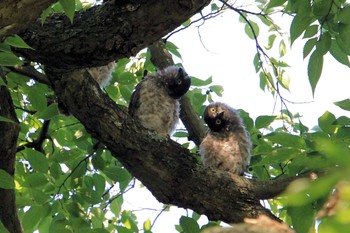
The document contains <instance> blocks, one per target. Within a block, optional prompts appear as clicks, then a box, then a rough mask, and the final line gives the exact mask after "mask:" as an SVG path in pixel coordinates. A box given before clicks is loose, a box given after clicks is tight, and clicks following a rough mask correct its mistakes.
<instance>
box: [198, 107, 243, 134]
mask: <svg viewBox="0 0 350 233" xmlns="http://www.w3.org/2000/svg"><path fill="white" fill-rule="evenodd" d="M204 121H205V123H207V125H208V127H209V128H210V130H211V131H214V132H219V131H220V130H222V129H224V128H225V129H226V130H234V128H235V126H237V125H240V124H241V123H240V121H241V119H240V117H239V115H238V113H237V111H236V110H234V109H233V108H231V107H230V106H228V105H227V104H224V103H220V102H215V103H211V104H209V105H208V106H207V107H206V108H205V110H204Z"/></svg>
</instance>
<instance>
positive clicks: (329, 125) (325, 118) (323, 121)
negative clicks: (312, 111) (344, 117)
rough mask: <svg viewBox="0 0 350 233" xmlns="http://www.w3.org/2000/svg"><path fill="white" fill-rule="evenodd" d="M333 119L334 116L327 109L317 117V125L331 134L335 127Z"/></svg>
mask: <svg viewBox="0 0 350 233" xmlns="http://www.w3.org/2000/svg"><path fill="white" fill-rule="evenodd" d="M335 120H336V118H335V116H334V115H333V114H332V113H330V112H328V111H327V112H325V113H324V114H323V115H322V116H321V117H320V118H318V125H319V126H320V128H321V129H322V130H323V131H324V132H325V133H329V134H333V133H334V131H335V129H336V126H335V125H334V122H335Z"/></svg>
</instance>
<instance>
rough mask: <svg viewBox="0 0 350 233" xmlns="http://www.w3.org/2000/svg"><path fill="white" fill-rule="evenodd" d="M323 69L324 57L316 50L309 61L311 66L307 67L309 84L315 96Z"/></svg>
mask: <svg viewBox="0 0 350 233" xmlns="http://www.w3.org/2000/svg"><path fill="white" fill-rule="evenodd" d="M322 68H323V55H322V54H320V53H319V52H318V51H317V50H315V51H314V52H313V53H312V54H311V56H310V60H309V64H308V67H307V73H308V76H309V82H310V85H311V89H312V94H313V95H314V94H315V89H316V85H317V83H318V80H319V79H320V77H321V73H322Z"/></svg>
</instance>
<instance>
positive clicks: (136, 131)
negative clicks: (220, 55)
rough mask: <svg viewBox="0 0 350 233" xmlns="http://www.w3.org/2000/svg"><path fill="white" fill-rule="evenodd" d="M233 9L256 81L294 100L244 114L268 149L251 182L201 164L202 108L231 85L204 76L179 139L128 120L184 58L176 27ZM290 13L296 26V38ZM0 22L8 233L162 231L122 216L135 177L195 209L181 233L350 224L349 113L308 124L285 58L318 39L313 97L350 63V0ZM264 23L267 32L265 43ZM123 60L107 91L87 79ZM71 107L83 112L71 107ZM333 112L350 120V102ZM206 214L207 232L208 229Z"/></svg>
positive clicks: (163, 198)
mask: <svg viewBox="0 0 350 233" xmlns="http://www.w3.org/2000/svg"><path fill="white" fill-rule="evenodd" d="M228 12H231V13H235V14H238V15H239V16H240V19H239V21H240V22H232V23H243V24H244V26H245V27H244V30H242V31H241V32H237V33H245V34H246V35H247V40H253V41H254V42H255V49H256V55H255V56H254V57H252V61H253V66H254V68H255V71H256V74H257V77H258V78H259V79H257V80H258V81H257V85H259V87H260V88H261V89H262V90H264V91H266V92H269V93H271V94H272V96H273V97H274V98H278V99H279V100H280V102H281V109H280V112H279V114H278V115H260V116H258V117H256V118H255V119H253V118H252V117H251V116H250V114H249V112H246V111H244V110H243V109H240V110H239V113H240V115H241V117H242V119H243V121H244V124H245V126H246V128H247V130H248V131H249V133H250V135H251V140H252V143H253V145H254V148H253V151H252V161H251V165H250V168H249V171H248V173H249V174H247V175H246V176H237V175H233V174H230V173H227V172H222V171H216V170H210V169H205V168H204V167H203V165H202V162H201V159H200V156H199V154H198V145H199V144H200V142H201V140H202V139H203V137H204V135H205V133H206V126H205V124H204V121H203V119H202V114H203V110H204V108H205V106H206V105H207V104H208V103H210V102H213V100H214V99H218V98H219V97H221V96H222V95H224V94H225V92H224V91H225V90H228V91H229V87H226V86H225V88H224V87H223V85H215V84H214V83H213V80H212V78H208V79H201V78H199V77H192V86H191V88H190V91H189V92H188V93H187V94H186V96H184V97H183V98H181V100H180V103H181V113H180V117H181V121H182V123H183V126H184V127H180V128H178V129H177V130H176V132H175V133H174V134H173V135H172V137H171V138H164V137H161V136H159V135H157V134H156V133H154V132H151V131H149V130H147V129H145V128H143V127H142V126H140V124H139V123H138V122H135V121H134V120H133V119H132V118H131V117H130V116H129V114H128V111H127V106H128V103H129V101H130V97H131V94H132V91H133V89H134V87H135V85H136V84H137V83H138V82H139V81H141V80H142V78H143V76H144V74H145V72H155V71H156V70H157V69H162V68H164V67H166V66H169V65H173V64H174V61H173V57H177V59H178V60H180V61H181V53H180V52H179V49H178V47H177V46H176V44H174V43H172V42H171V36H172V35H173V34H174V33H181V32H182V31H183V30H186V29H187V28H188V27H191V26H192V25H196V24H198V23H206V22H207V21H209V20H211V18H213V17H216V16H219V15H222V14H227V13H228ZM276 15H289V16H290V17H291V19H292V20H291V25H290V28H289V30H288V31H289V33H287V34H286V33H284V32H283V31H284V30H285V29H282V28H281V25H279V22H278V20H276V18H275V16H276ZM0 19H1V20H0V39H1V40H0V41H1V43H0V75H1V79H0V141H1V146H0V231H1V232H11V233H12V232H34V231H38V232H50V233H54V232H60V233H61V232H122V233H129V232H142V231H143V232H153V230H152V227H153V226H154V224H158V223H157V222H156V220H157V219H154V220H153V222H152V221H151V220H150V219H148V220H146V221H145V222H143V223H140V222H138V218H137V216H138V215H137V213H136V212H133V211H132V210H130V209H125V208H124V206H123V202H124V199H123V195H124V194H125V193H126V192H128V191H129V190H130V189H133V188H135V182H136V180H139V181H140V182H141V183H142V184H143V186H145V187H143V188H147V189H148V190H150V192H151V193H152V194H153V196H154V197H155V198H156V199H157V200H158V201H160V202H162V203H163V204H164V210H166V209H169V207H170V206H171V205H174V206H178V207H182V208H186V209H190V210H192V211H191V212H190V214H188V215H187V216H182V217H181V218H180V219H179V224H178V225H176V226H174V229H176V230H177V231H178V232H185V233H196V232H207V233H208V232H294V231H295V232H298V233H303V232H314V231H315V229H316V228H317V230H318V232H320V233H322V232H343V231H344V230H345V229H349V228H350V222H349V219H348V212H349V205H350V194H349V188H348V187H349V178H348V177H349V174H348V173H349V168H350V160H349V159H348V157H347V156H350V147H349V146H350V118H349V117H348V116H340V117H336V116H335V115H334V114H333V113H331V112H329V111H326V112H325V113H324V114H323V115H321V116H319V118H318V127H314V128H312V129H310V128H309V127H310V126H306V125H304V124H303V123H302V120H301V119H300V115H299V114H296V113H293V112H291V111H289V109H288V101H287V100H286V99H285V98H284V97H283V94H282V92H281V89H284V90H287V91H288V90H289V83H290V82H293V78H295V77H293V75H292V74H288V70H287V69H286V68H287V67H289V65H288V60H286V59H285V55H286V53H287V51H288V50H287V49H286V48H287V47H288V46H292V45H293V43H294V42H295V41H296V40H302V41H303V42H304V43H305V44H304V47H303V51H300V53H302V54H303V57H304V59H305V60H306V61H307V62H308V70H307V74H308V80H309V83H310V88H311V90H312V92H313V93H315V91H316V89H317V83H318V81H319V80H320V78H321V77H322V68H323V63H324V56H325V55H326V54H330V55H331V56H332V57H333V58H334V59H336V61H338V62H339V63H340V64H342V65H345V66H348V67H349V66H350V63H349V59H348V57H349V55H350V50H349V48H350V46H349V45H350V39H349V38H350V36H348V35H350V26H349V25H350V5H349V4H348V3H347V2H346V1H345V0H313V1H311V0H309V1H307V0H258V1H250V2H249V3H247V2H246V1H224V0H218V1H207V0H205V1H204V0H191V1H189V0H182V1H170V0H166V1H156V0H148V1H146V0H144V1H136V0H122V1H117V0H116V1H106V2H104V3H102V2H98V3H97V4H91V3H86V2H84V1H80V0H59V1H52V0H40V1H33V0H29V1H24V0H16V1H10V0H5V1H2V2H1V3H0ZM261 29H268V36H267V38H266V41H267V44H264V42H263V41H261V38H260V37H259V32H260V30H261ZM228 30H229V29H228ZM113 61H115V62H116V64H117V66H116V69H115V70H114V72H113V79H112V81H111V83H110V84H109V85H108V86H107V87H105V88H104V89H103V90H102V89H101V88H100V87H99V86H98V84H97V83H96V82H95V81H94V80H93V79H92V77H91V75H90V74H89V72H87V69H88V68H91V67H98V66H103V65H106V64H108V63H110V62H113ZM177 65H181V64H177ZM249 65H250V64H249ZM290 69H293V67H291V68H290ZM290 69H289V70H290ZM190 75H191V74H190ZM208 75H210V74H208ZM289 77H290V78H289ZM252 94H253V95H254V93H252ZM59 102H62V103H63V104H64V106H66V108H67V109H68V111H69V113H70V114H71V115H70V116H65V115H62V114H60V113H59V111H58V109H59V107H58V105H59ZM334 104H335V105H336V106H338V107H340V108H341V109H343V110H345V111H346V112H347V113H348V112H349V111H350V99H343V100H339V101H337V102H335V103H334ZM161 213H162V211H160V214H161ZM201 215H205V216H207V217H208V219H209V220H208V222H207V223H205V224H202V223H199V222H198V220H199V218H200V216H201ZM221 222H225V223H229V224H235V227H234V228H230V227H227V228H221V227H218V226H219V225H220V223H221ZM212 227H214V228H212Z"/></svg>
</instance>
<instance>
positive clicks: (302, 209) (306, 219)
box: [287, 204, 314, 233]
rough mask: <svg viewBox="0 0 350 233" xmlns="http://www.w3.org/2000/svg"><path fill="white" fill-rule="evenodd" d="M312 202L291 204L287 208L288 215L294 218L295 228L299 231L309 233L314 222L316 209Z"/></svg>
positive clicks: (299, 232)
mask: <svg viewBox="0 0 350 233" xmlns="http://www.w3.org/2000/svg"><path fill="white" fill-rule="evenodd" d="M313 209H314V208H313V206H312V204H306V205H304V206H290V207H288V208H287V212H288V215H289V216H290V217H291V219H292V223H293V228H294V229H295V231H296V232H298V233H308V232H309V230H310V228H311V226H313V224H314V211H313Z"/></svg>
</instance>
